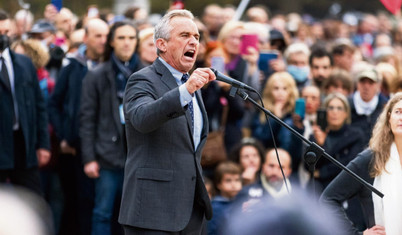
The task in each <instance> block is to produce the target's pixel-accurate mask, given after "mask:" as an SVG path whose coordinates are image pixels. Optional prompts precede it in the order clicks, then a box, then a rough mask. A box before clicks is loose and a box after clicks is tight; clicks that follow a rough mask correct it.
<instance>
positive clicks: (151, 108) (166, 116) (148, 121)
mask: <svg viewBox="0 0 402 235" xmlns="http://www.w3.org/2000/svg"><path fill="white" fill-rule="evenodd" d="M151 76H152V75H151ZM155 76H156V75H155V74H153V79H152V78H150V75H149V74H148V76H147V74H142V73H135V74H133V75H132V76H131V77H130V79H129V81H128V82H127V86H126V92H125V97H124V110H125V118H126V122H130V123H131V124H132V125H133V127H134V128H135V129H136V130H137V131H139V132H141V133H148V132H151V131H154V130H156V129H158V128H159V127H160V126H161V125H163V124H164V123H166V122H167V121H169V120H170V119H173V118H176V117H178V116H180V115H184V111H185V109H184V108H183V107H182V105H181V103H180V92H179V87H176V88H174V89H172V90H169V91H167V92H164V91H163V90H161V87H163V86H165V84H162V82H161V81H160V80H159V79H158V78H155ZM156 80H158V81H156Z"/></svg>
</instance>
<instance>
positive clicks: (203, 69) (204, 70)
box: [197, 68, 216, 81]
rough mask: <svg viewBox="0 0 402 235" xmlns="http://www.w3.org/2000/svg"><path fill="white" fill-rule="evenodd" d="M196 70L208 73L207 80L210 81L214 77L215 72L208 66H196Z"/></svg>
mask: <svg viewBox="0 0 402 235" xmlns="http://www.w3.org/2000/svg"><path fill="white" fill-rule="evenodd" d="M197 70H200V71H201V72H205V73H208V75H209V76H208V80H209V81H212V80H215V79H216V76H215V73H214V72H212V70H211V69H210V68H198V69H197Z"/></svg>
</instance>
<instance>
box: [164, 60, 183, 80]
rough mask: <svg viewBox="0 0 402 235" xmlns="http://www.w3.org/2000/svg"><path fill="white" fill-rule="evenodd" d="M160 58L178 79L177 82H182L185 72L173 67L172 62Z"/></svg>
mask: <svg viewBox="0 0 402 235" xmlns="http://www.w3.org/2000/svg"><path fill="white" fill-rule="evenodd" d="M158 59H159V60H160V61H161V62H162V64H164V65H165V66H166V67H167V69H168V70H169V71H170V73H171V74H172V75H173V77H174V78H175V79H176V83H177V84H181V77H183V73H181V72H179V71H178V70H177V69H175V68H173V67H172V66H171V65H170V64H168V63H167V62H166V61H165V60H164V59H162V58H161V57H158Z"/></svg>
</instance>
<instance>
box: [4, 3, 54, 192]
mask: <svg viewBox="0 0 402 235" xmlns="http://www.w3.org/2000/svg"><path fill="white" fill-rule="evenodd" d="M10 32H11V20H10V19H9V17H8V15H7V13H6V12H5V11H3V10H2V9H0V182H1V183H3V182H6V181H7V180H9V181H10V182H11V183H12V184H15V185H20V186H24V187H26V188H29V189H31V190H33V191H35V192H36V193H39V194H41V188H40V178H39V171H38V165H43V164H46V163H47V162H48V161H49V159H50V152H49V150H48V149H49V134H48V130H47V123H48V121H47V113H46V107H45V102H44V100H43V97H42V94H41V90H40V88H39V82H38V77H37V75H36V69H35V67H34V66H33V64H32V61H31V60H30V59H28V58H27V57H25V56H22V55H19V54H16V53H14V52H13V51H11V50H10V49H9V47H8V44H9V37H8V36H9V33H10Z"/></svg>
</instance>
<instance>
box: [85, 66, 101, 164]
mask: <svg viewBox="0 0 402 235" xmlns="http://www.w3.org/2000/svg"><path fill="white" fill-rule="evenodd" d="M96 78H97V77H96V74H94V73H93V72H91V71H89V72H88V73H87V75H86V77H85V78H84V80H83V83H82V90H81V105H80V137H81V150H82V161H83V163H84V164H85V163H88V162H90V161H94V160H96V157H95V140H96V120H97V117H98V115H99V114H98V110H99V108H98V105H99V102H98V100H99V93H98V91H97V86H96Z"/></svg>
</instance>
